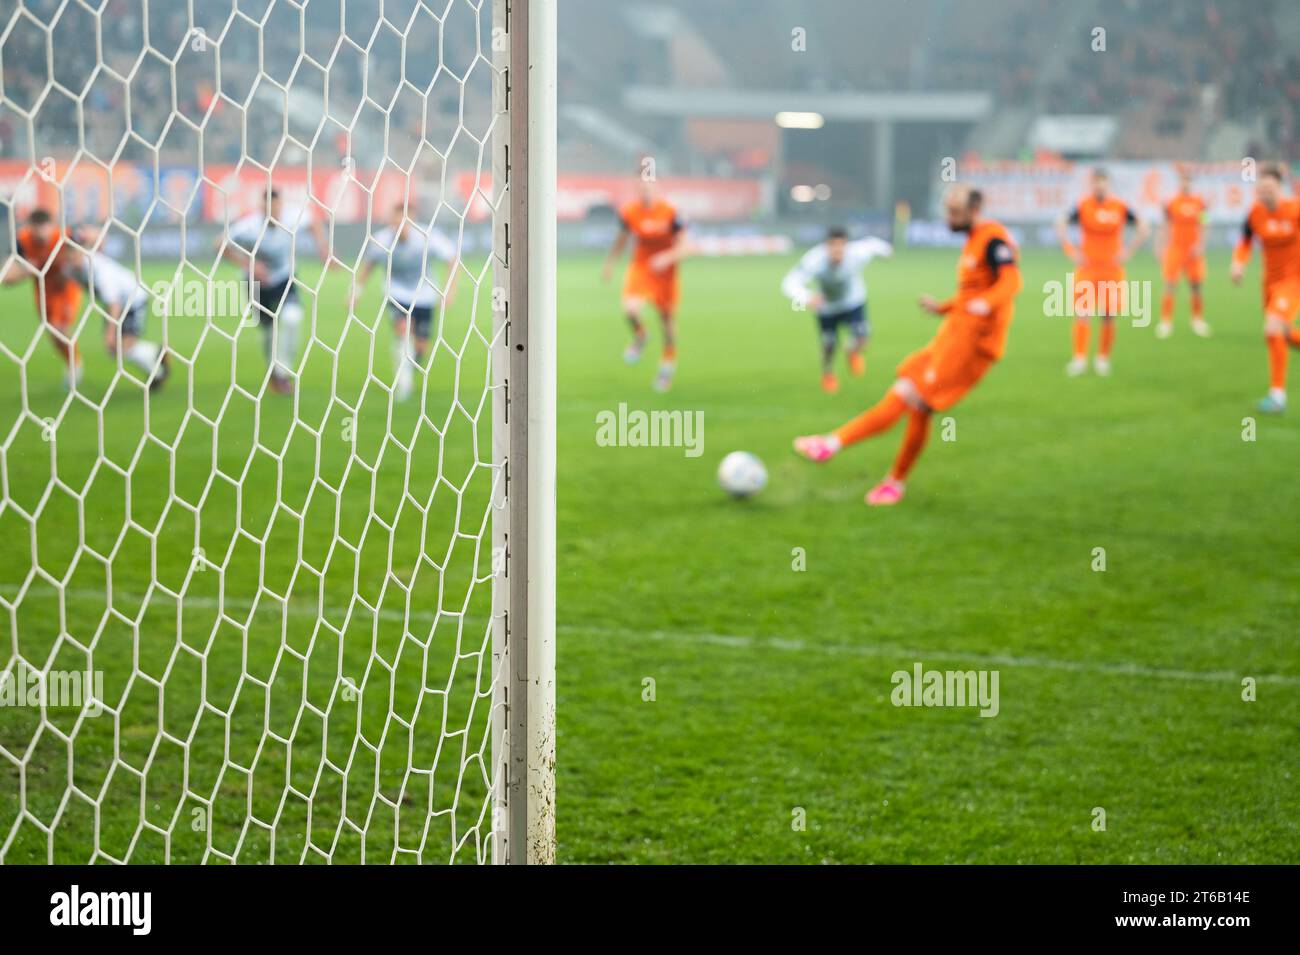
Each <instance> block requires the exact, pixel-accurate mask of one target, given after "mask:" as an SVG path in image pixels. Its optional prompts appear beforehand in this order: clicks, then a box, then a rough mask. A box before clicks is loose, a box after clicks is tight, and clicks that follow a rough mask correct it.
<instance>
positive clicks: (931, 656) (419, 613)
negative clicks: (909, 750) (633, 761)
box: [40, 589, 1300, 686]
mask: <svg viewBox="0 0 1300 955" xmlns="http://www.w3.org/2000/svg"><path fill="white" fill-rule="evenodd" d="M40 596H41V597H43V598H45V599H50V600H52V599H54V594H52V593H46V594H42V595H40ZM66 596H67V597H68V598H70V599H71V600H73V601H82V600H84V601H91V600H94V601H97V602H102V601H103V599H104V594H103V592H102V591H99V590H90V589H77V590H69V591H67V594H66ZM116 596H117V597H118V598H119V599H121V600H122V601H124V602H127V603H131V604H139V603H140V602H141V601H142V600H143V599H144V595H143V594H135V593H126V592H123V591H117V592H116ZM167 599H168V600H170V599H171V598H170V597H168V598H167ZM182 602H183V604H184V605H187V606H191V607H199V608H203V609H209V610H216V609H217V608H218V607H222V606H224V607H225V609H226V610H227V611H239V610H243V611H248V610H250V609H251V608H252V606H253V601H251V600H244V599H235V598H226V599H225V600H224V601H220V600H217V599H216V598H214V597H185V598H183V601H182ZM262 604H263V607H264V609H265V610H266V612H268V613H270V612H278V610H279V608H280V607H281V606H285V607H286V608H287V610H288V612H289V613H290V614H292V615H293V616H300V617H319V616H321V614H320V612H319V610H318V608H317V607H316V606H315V605H313V604H308V603H304V602H289V603H284V602H281V601H277V600H274V599H272V598H265V599H264V600H263V601H262ZM353 611H355V612H360V613H363V614H368V613H370V612H371V611H370V610H368V609H367V608H366V607H364V606H362V605H357V606H355V607H354V608H353ZM347 613H348V611H347V610H346V609H345V608H343V607H327V608H325V612H324V615H325V616H327V617H329V618H331V619H337V618H338V617H341V616H344V615H346V614H347ZM378 616H379V618H380V619H381V620H396V621H399V622H400V621H406V620H410V621H412V622H421V623H434V622H436V621H438V620H439V619H446V620H458V619H463V620H464V622H465V623H467V624H469V623H486V622H487V620H486V618H483V617H466V616H465V615H464V614H461V613H457V612H453V611H446V610H444V611H441V612H439V613H434V612H431V611H427V610H415V611H412V612H410V613H406V612H404V611H400V610H387V609H381V610H380V611H379V612H378ZM557 629H558V630H559V632H561V633H567V634H582V633H585V634H591V635H592V636H598V637H636V638H640V639H643V640H645V639H648V640H659V641H674V642H678V643H693V644H700V643H703V644H708V645H710V646H715V647H727V648H728V649H732V650H778V651H781V652H785V653H815V654H821V655H823V656H851V657H904V658H907V659H910V660H963V661H970V662H972V663H980V664H987V665H989V666H1004V667H1024V668H1028V669H1041V670H1062V671H1065V672H1069V673H1099V674H1105V675H1110V676H1135V677H1143V678H1149V679H1156V680H1191V681H1196V682H1201V683H1223V682H1225V681H1229V682H1232V683H1234V684H1235V683H1240V681H1241V679H1242V678H1243V677H1246V676H1253V677H1254V678H1255V680H1256V681H1257V682H1259V683H1277V684H1282V685H1284V686H1300V676H1292V675H1291V674H1286V673H1258V674H1256V673H1247V672H1244V671H1243V672H1236V673H1234V672H1229V671H1227V670H1182V669H1175V668H1167V667H1152V666H1144V665H1142V664H1138V663H1123V662H1121V663H1108V662H1104V661H1102V662H1091V661H1084V660H1058V659H1054V658H1052V657H1036V656H1016V655H1014V654H1005V653H979V652H976V651H968V650H951V649H949V650H936V649H928V650H918V649H915V648H913V647H901V646H896V645H893V644H888V643H815V642H809V641H807V640H800V639H796V638H791V637H769V636H750V635H744V634H726V633H706V632H692V631H689V630H633V629H630V628H627V627H603V626H589V625H584V624H560V625H559V626H558V627H557Z"/></svg>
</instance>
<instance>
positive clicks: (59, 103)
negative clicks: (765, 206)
mask: <svg viewBox="0 0 1300 955" xmlns="http://www.w3.org/2000/svg"><path fill="white" fill-rule="evenodd" d="M558 4H559V0H347V2H344V3H338V2H329V0H324V2H322V0H255V2H252V3H240V4H226V5H220V4H207V3H197V2H190V3H184V2H175V0H133V3H132V4H128V5H122V6H115V5H112V4H109V3H107V2H106V0H13V3H10V4H5V5H2V6H0V75H2V76H3V79H0V279H3V280H4V287H0V302H2V303H3V307H4V308H5V309H6V310H7V311H6V316H7V317H6V322H5V324H4V327H3V328H0V539H3V540H5V541H6V547H5V548H4V549H3V550H4V553H3V554H0V865H4V864H22V863H60V864H68V863H74V864H85V863H104V862H108V863H145V864H153V863H209V862H228V863H284V862H291V863H322V862H323V863H372V862H383V863H397V862H404V863H405V862H452V863H462V862H472V863H506V864H538V863H552V862H554V861H555V853H556V827H555V805H556V803H555V799H556V794H555V763H556V751H555V726H556V694H555V662H556V647H555V632H556V631H555V613H556V607H555V549H556V540H555V534H556V517H555V506H556V225H555V223H556V208H555V199H556V189H555V184H556V153H557V141H556V122H557V104H556V95H557V94H556V69H557V37H556V31H557V7H558ZM114 11H116V12H114ZM372 273H373V274H372ZM282 275H283V276H287V278H282ZM413 276H414V277H413ZM33 293H34V294H33ZM10 545H12V546H10Z"/></svg>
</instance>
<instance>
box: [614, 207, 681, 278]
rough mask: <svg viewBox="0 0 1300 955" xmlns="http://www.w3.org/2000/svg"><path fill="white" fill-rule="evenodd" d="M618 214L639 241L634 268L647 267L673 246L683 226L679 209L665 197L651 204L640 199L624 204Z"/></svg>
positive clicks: (633, 250)
mask: <svg viewBox="0 0 1300 955" xmlns="http://www.w3.org/2000/svg"><path fill="white" fill-rule="evenodd" d="M618 217H619V219H621V220H622V222H623V228H624V229H626V230H627V231H628V232H630V233H631V234H632V237H633V238H634V239H635V240H636V245H635V246H634V248H633V249H632V267H633V268H634V269H635V268H638V267H641V268H647V269H648V268H649V266H650V259H651V258H652V257H654V256H655V255H657V254H658V253H660V252H665V251H667V250H668V249H670V248H671V247H672V244H673V241H674V240H675V239H676V238H677V233H678V232H680V231H681V229H682V224H681V220H680V219H678V217H677V210H676V209H675V208H674V207H673V205H672V203H669V202H665V201H664V200H662V199H656V200H655V201H654V202H652V203H650V204H649V205H646V204H645V203H644V202H641V201H640V200H639V199H634V200H633V201H631V202H628V203H624V204H623V206H622V207H621V208H620V209H619V210H618ZM675 268H676V267H675V266H674V267H673V268H670V269H666V270H665V274H668V273H671V272H672V271H674V270H675Z"/></svg>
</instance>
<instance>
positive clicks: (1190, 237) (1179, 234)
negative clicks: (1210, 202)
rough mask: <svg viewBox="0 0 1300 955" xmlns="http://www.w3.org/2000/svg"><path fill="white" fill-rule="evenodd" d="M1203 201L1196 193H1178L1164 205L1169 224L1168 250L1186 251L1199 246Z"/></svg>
mask: <svg viewBox="0 0 1300 955" xmlns="http://www.w3.org/2000/svg"><path fill="white" fill-rule="evenodd" d="M1204 218H1205V200H1204V199H1203V198H1201V197H1200V196H1198V195H1197V194H1196V193H1194V192H1191V193H1186V194H1183V193H1179V194H1178V195H1176V196H1174V197H1173V198H1172V199H1170V200H1169V201H1168V202H1166V203H1165V221H1166V222H1168V223H1169V248H1171V249H1178V250H1179V251H1187V250H1188V249H1192V248H1195V247H1196V246H1198V245H1200V244H1201V231H1202V228H1201V222H1202V221H1203V220H1204Z"/></svg>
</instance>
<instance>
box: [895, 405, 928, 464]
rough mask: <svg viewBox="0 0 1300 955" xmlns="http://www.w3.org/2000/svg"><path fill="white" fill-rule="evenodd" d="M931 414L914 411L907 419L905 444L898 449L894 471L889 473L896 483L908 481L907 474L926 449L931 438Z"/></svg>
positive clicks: (904, 436) (904, 435)
mask: <svg viewBox="0 0 1300 955" xmlns="http://www.w3.org/2000/svg"><path fill="white" fill-rule="evenodd" d="M930 417H931V416H930V412H928V411H915V410H914V411H912V413H911V414H910V415H908V417H907V431H905V432H904V433H903V443H902V444H901V445H900V446H899V448H898V457H896V458H894V469H893V470H892V471H890V472H889V476H890V477H892V478H893V479H894V480H895V481H904V480H906V479H907V472H908V471H910V470H912V465H913V464H915V463H916V459H917V458H918V457H919V456H920V454H921V449H922V448H924V447H925V442H926V439H927V438H929V437H930Z"/></svg>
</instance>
